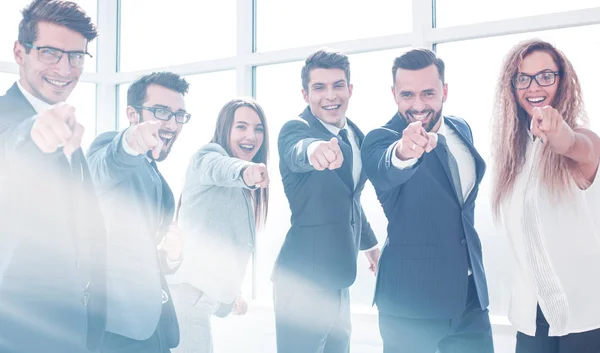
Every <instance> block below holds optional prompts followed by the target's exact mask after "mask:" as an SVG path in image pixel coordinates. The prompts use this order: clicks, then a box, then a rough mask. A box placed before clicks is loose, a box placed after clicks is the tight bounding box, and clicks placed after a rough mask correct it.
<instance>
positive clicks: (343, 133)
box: [339, 129, 352, 147]
mask: <svg viewBox="0 0 600 353" xmlns="http://www.w3.org/2000/svg"><path fill="white" fill-rule="evenodd" d="M339 136H340V137H341V138H342V141H344V142H346V143H347V144H348V146H350V147H352V145H351V144H350V140H349V139H348V130H346V129H341V130H340V134H339Z"/></svg>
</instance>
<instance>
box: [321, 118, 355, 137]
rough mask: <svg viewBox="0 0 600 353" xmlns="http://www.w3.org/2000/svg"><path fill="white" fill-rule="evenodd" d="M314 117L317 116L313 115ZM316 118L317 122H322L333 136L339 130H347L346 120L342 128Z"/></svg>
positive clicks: (338, 132) (337, 133)
mask: <svg viewBox="0 0 600 353" xmlns="http://www.w3.org/2000/svg"><path fill="white" fill-rule="evenodd" d="M315 118H317V117H316V116H315ZM317 120H319V122H320V123H321V124H323V126H325V128H326V129H327V130H329V132H331V133H332V134H333V135H334V136H337V135H339V134H340V131H341V130H344V129H346V130H348V128H347V127H348V123H347V122H346V123H345V124H344V126H343V127H342V128H339V127H337V126H335V125H331V124H328V123H326V122H324V121H323V120H321V119H319V118H317Z"/></svg>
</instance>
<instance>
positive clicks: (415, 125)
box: [407, 120, 423, 132]
mask: <svg viewBox="0 0 600 353" xmlns="http://www.w3.org/2000/svg"><path fill="white" fill-rule="evenodd" d="M421 128H423V123H422V122H421V121H420V120H417V121H413V122H412V123H410V124H408V127H407V129H408V130H410V131H414V132H418V131H419V130H420V129H421Z"/></svg>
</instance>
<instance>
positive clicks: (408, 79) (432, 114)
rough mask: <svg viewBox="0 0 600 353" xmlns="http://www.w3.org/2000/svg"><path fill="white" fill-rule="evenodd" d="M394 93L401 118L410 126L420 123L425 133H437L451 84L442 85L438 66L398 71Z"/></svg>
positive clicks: (400, 69)
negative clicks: (413, 123)
mask: <svg viewBox="0 0 600 353" xmlns="http://www.w3.org/2000/svg"><path fill="white" fill-rule="evenodd" d="M392 93H393V94H394V99H395V101H396V104H397V105H398V113H400V116H401V117H402V118H404V119H405V120H406V121H407V122H408V123H409V124H410V123H412V122H415V121H420V122H422V124H423V127H424V128H425V130H427V131H433V132H437V129H438V128H439V125H440V117H441V116H442V107H443V105H444V102H445V101H446V98H447V96H448V85H447V84H444V83H442V80H441V79H440V74H439V72H438V69H437V67H436V66H435V65H429V66H427V67H425V68H423V69H420V70H406V69H402V68H399V69H398V70H397V71H396V82H395V83H394V86H393V87H392Z"/></svg>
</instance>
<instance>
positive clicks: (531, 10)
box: [435, 0, 598, 27]
mask: <svg viewBox="0 0 600 353" xmlns="http://www.w3.org/2000/svg"><path fill="white" fill-rule="evenodd" d="M596 6H598V1H597V0H576V1H564V0H527V1H522V0H504V1H481V0H436V1H435V8H436V14H437V16H436V22H437V23H436V25H437V27H449V26H459V25H465V24H470V23H479V22H488V21H496V20H505V19H509V18H515V17H525V16H533V15H542V14H549V13H555V12H561V11H570V10H580V9H585V8H590V7H596Z"/></svg>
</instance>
